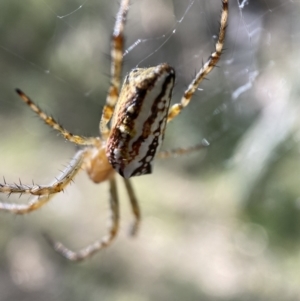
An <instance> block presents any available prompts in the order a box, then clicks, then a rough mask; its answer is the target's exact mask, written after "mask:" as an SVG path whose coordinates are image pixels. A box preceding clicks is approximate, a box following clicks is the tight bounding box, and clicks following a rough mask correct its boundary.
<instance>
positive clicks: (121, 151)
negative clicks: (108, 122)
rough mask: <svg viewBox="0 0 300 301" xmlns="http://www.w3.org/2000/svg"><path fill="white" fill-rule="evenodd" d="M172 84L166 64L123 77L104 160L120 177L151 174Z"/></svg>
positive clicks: (135, 70) (173, 77) (173, 75)
mask: <svg viewBox="0 0 300 301" xmlns="http://www.w3.org/2000/svg"><path fill="white" fill-rule="evenodd" d="M132 73H134V77H133V76H131V75H132ZM174 81H175V72H174V69H173V68H172V67H170V66H169V65H167V64H161V65H158V66H156V67H150V68H145V69H142V68H136V69H134V70H132V71H131V72H130V73H129V75H128V78H126V80H125V82H124V84H123V87H122V90H121V93H120V97H119V100H118V103H117V105H116V108H115V112H114V116H113V119H112V128H111V132H110V136H109V138H108V141H107V146H106V155H107V158H108V161H109V162H110V164H111V165H112V166H113V168H114V169H115V170H116V171H117V172H118V173H119V174H120V175H121V176H123V177H124V178H130V177H132V176H138V175H143V174H149V173H151V172H152V163H153V159H154V158H155V155H156V153H157V151H158V150H159V148H160V146H161V144H162V141H163V138H164V132H165V127H166V122H167V114H168V110H169V106H170V100H171V95H172V90H173V86H174Z"/></svg>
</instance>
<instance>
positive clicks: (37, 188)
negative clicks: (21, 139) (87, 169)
mask: <svg viewBox="0 0 300 301" xmlns="http://www.w3.org/2000/svg"><path fill="white" fill-rule="evenodd" d="M83 159H84V151H78V152H77V153H76V155H75V156H74V157H73V159H72V160H71V162H70V164H69V165H68V166H67V167H66V169H65V170H64V171H63V172H62V173H61V174H60V175H59V176H58V177H57V178H56V179H55V180H54V181H53V182H52V183H51V184H49V185H24V184H22V183H20V184H7V183H4V184H0V192H4V193H8V194H11V193H20V194H23V193H26V194H32V195H35V196H36V197H34V198H33V199H32V200H31V201H30V202H29V203H28V204H13V203H2V202H0V211H6V212H11V213H15V214H26V213H29V212H31V211H34V210H37V209H39V208H40V207H42V206H43V205H45V204H46V203H47V202H48V201H49V200H50V199H51V198H52V197H53V196H54V194H55V193H57V192H60V191H62V190H63V189H64V188H65V187H66V186H67V185H68V184H69V183H70V182H71V181H72V180H73V178H74V177H75V175H76V174H77V173H78V171H79V170H80V168H81V165H82V163H83Z"/></svg>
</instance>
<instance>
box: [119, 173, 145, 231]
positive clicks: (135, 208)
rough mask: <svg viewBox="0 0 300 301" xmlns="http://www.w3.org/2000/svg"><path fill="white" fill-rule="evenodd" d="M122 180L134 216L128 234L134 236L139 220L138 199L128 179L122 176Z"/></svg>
mask: <svg viewBox="0 0 300 301" xmlns="http://www.w3.org/2000/svg"><path fill="white" fill-rule="evenodd" d="M123 180H124V183H125V187H126V190H127V193H128V196H129V200H130V204H131V209H132V212H133V215H134V218H135V220H134V222H133V224H132V226H131V229H130V234H131V235H132V236H135V235H136V234H137V232H138V229H139V226H140V222H141V211H140V207H139V203H138V200H137V198H136V196H135V193H134V190H133V187H132V185H131V183H130V180H129V179H125V178H123Z"/></svg>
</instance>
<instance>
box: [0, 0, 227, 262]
mask: <svg viewBox="0 0 300 301" xmlns="http://www.w3.org/2000/svg"><path fill="white" fill-rule="evenodd" d="M222 4H223V8H222V14H221V20H220V31H219V36H218V40H217V43H216V47H215V51H214V52H213V53H212V54H211V55H210V57H209V58H208V60H207V61H206V63H205V64H203V67H202V68H201V69H200V70H199V72H198V73H197V74H196V76H195V78H194V79H193V80H192V82H191V83H190V85H189V86H188V88H187V89H186V90H185V91H184V94H183V96H182V98H181V101H180V102H179V103H176V104H174V105H173V106H171V108H170V101H171V96H172V89H173V86H174V81H175V71H174V69H173V68H172V67H170V66H169V65H168V64H160V65H158V66H155V67H150V68H135V69H133V70H132V71H130V72H129V74H128V75H127V76H126V77H125V80H124V84H123V87H122V89H121V91H120V81H121V69H122V68H121V66H122V60H123V47H124V37H123V32H124V25H125V22H126V17H127V12H128V9H129V0H122V1H121V4H120V9H119V12H118V14H117V18H116V22H115V27H114V30H113V36H112V49H111V85H110V87H109V90H108V94H107V98H106V105H105V106H104V108H103V112H102V117H101V121H100V137H88V138H87V137H82V136H77V135H73V134H71V133H70V132H68V131H67V130H66V129H64V128H63V127H62V126H61V125H59V124H58V123H57V122H56V121H55V120H54V119H53V118H52V117H50V116H48V115H46V114H45V113H44V112H43V111H42V110H41V109H40V108H39V107H38V106H36V105H35V104H34V103H33V101H32V100H31V99H30V98H29V97H28V96H26V95H25V94H24V93H23V92H22V91H20V90H17V93H18V94H19V95H20V97H21V98H22V100H23V101H24V102H25V103H26V104H27V105H28V106H29V107H30V108H31V109H32V110H33V111H34V112H35V113H36V114H38V116H39V117H40V118H41V119H42V120H44V122H45V123H46V124H47V125H48V126H50V127H52V128H53V129H54V130H56V131H58V132H60V134H61V135H62V136H63V137H64V138H65V139H66V140H68V141H70V142H73V143H75V144H77V145H80V146H81V147H82V149H80V150H79V151H78V152H77V153H76V154H75V156H74V157H73V159H72V160H71V162H70V163H69V165H68V167H67V168H66V169H65V170H64V171H63V172H62V173H61V174H60V175H59V176H58V177H56V178H55V180H54V181H53V182H52V183H50V184H49V185H36V184H31V185H24V184H22V183H21V182H20V183H19V184H8V183H3V184H0V192H2V193H8V194H11V193H20V194H24V193H26V194H31V195H32V196H33V198H32V199H31V201H30V202H29V203H28V204H12V203H0V210H2V211H7V212H11V213H15V214H26V213H29V212H31V211H34V210H37V209H39V208H40V207H42V206H43V205H44V204H46V203H47V202H48V201H49V200H50V199H51V198H52V197H53V196H54V195H55V194H56V193H58V192H60V191H62V190H63V189H64V188H65V187H66V186H67V185H68V184H69V183H70V182H71V181H72V180H73V178H74V177H75V176H76V174H77V173H78V171H79V170H80V169H84V170H86V172H87V173H88V175H89V177H90V179H91V180H92V181H93V182H95V183H100V182H104V181H109V184H110V209H111V213H112V214H111V220H112V222H111V225H110V227H109V229H108V233H107V234H106V236H104V237H103V238H102V239H100V240H97V241H95V242H93V243H91V244H90V245H88V246H87V247H85V248H83V249H81V250H79V251H77V252H74V251H71V250H70V249H68V248H66V247H65V246H64V245H63V244H61V243H59V242H56V241H54V240H52V239H51V238H50V237H48V236H47V238H48V240H49V242H50V243H51V244H52V245H53V247H54V249H55V250H56V251H57V252H59V253H60V254H61V255H63V256H64V257H66V258H67V259H69V260H73V261H80V260H83V259H85V258H87V257H89V256H91V255H92V254H94V253H96V252H97V251H99V250H101V249H102V248H104V247H107V246H108V245H110V243H111V242H112V241H113V239H114V238H115V236H116V234H117V233H118V230H119V200H118V194H117V186H116V180H115V176H116V172H118V173H119V174H120V175H121V176H122V177H123V180H124V183H125V187H126V190H127V193H128V196H129V200H130V203H131V207H132V212H133V215H134V217H135V220H134V223H133V226H132V234H136V233H137V230H138V227H139V223H140V219H141V215H140V209H139V206H138V202H137V199H136V196H135V194H134V190H133V188H132V186H131V183H130V180H129V178H130V177H132V176H139V175H143V174H148V173H151V172H152V163H153V160H154V159H155V158H157V157H161V158H165V157H169V156H172V155H174V154H178V155H181V154H183V153H187V152H190V151H194V150H197V149H200V148H202V147H203V146H204V145H202V144H201V145H197V146H194V147H191V148H179V149H176V150H172V151H165V152H159V149H160V146H161V144H162V142H163V139H164V132H165V129H166V125H167V123H168V122H169V121H171V120H172V119H174V118H175V117H176V116H177V115H178V114H179V113H180V112H181V111H182V110H183V109H184V108H185V107H186V106H187V105H188V104H189V102H190V100H191V98H192V96H193V95H194V93H195V91H196V89H197V88H198V86H199V84H200V82H201V81H202V80H203V79H204V78H205V76H206V75H207V74H208V73H209V72H210V71H211V70H212V69H213V68H214V67H215V65H216V63H217V62H218V61H219V59H220V57H221V53H222V49H223V44H224V38H225V30H226V25H227V18H228V0H222ZM109 122H110V127H108V124H109Z"/></svg>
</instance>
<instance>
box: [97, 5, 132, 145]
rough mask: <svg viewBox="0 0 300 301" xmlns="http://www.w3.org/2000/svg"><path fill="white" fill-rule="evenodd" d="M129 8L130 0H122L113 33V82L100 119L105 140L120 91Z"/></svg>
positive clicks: (111, 70) (111, 71) (102, 135)
mask: <svg viewBox="0 0 300 301" xmlns="http://www.w3.org/2000/svg"><path fill="white" fill-rule="evenodd" d="M128 8H129V0H122V1H121V4H120V8H119V11H118V14H117V18H116V22H115V26H114V31H113V35H112V43H111V66H110V75H111V82H110V87H109V89H108V93H107V97H106V104H105V106H104V108H103V111H102V117H101V121H100V132H101V137H102V139H104V140H105V139H106V138H107V137H108V134H109V129H108V127H107V124H108V122H109V121H110V119H111V117H112V114H113V112H114V107H115V105H116V103H117V101H118V98H119V93H120V84H121V72H122V62H123V48H124V26H125V22H126V17H127V13H128Z"/></svg>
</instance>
